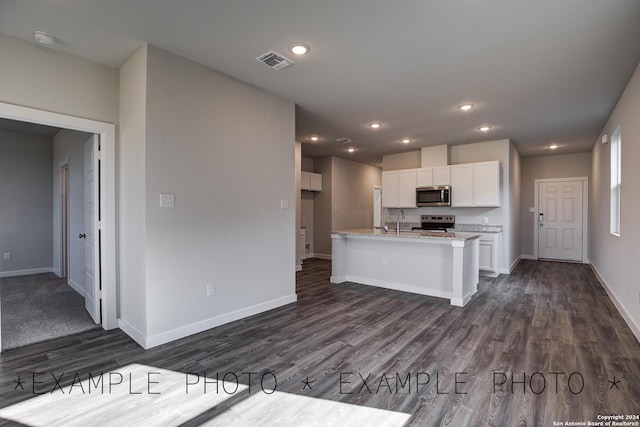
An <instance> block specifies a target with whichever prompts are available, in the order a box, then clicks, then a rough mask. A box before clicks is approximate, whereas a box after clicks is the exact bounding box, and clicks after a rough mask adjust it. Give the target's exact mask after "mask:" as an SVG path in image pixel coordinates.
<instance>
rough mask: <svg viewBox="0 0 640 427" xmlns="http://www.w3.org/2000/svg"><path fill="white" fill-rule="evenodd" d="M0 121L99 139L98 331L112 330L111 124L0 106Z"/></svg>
mask: <svg viewBox="0 0 640 427" xmlns="http://www.w3.org/2000/svg"><path fill="white" fill-rule="evenodd" d="M0 117H2V118H5V119H10V120H18V121H22V122H29V123H37V124H41V125H47V126H54V127H59V128H65V129H71V130H78V131H82V132H87V133H93V134H97V135H99V136H100V159H101V167H100V170H99V171H96V173H98V174H99V179H100V181H99V182H100V218H101V220H100V234H101V247H100V264H101V280H102V293H101V297H102V302H101V304H102V327H103V328H104V329H107V330H108V329H115V328H117V327H118V318H117V288H116V277H117V276H116V126H115V124H113V123H106V122H101V121H98V120H91V119H85V118H82V117H76V116H71V115H67V114H60V113H54V112H50V111H44V110H39V109H37V108H30V107H23V106H19V105H14V104H8V103H5V102H0ZM0 327H1V325H0Z"/></svg>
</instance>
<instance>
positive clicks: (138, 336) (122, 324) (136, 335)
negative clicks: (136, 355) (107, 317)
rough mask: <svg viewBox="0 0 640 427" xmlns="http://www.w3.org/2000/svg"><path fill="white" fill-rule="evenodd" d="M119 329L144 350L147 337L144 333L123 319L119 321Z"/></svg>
mask: <svg viewBox="0 0 640 427" xmlns="http://www.w3.org/2000/svg"><path fill="white" fill-rule="evenodd" d="M118 327H119V328H120V329H121V330H122V331H123V332H124V333H125V334H127V335H129V337H130V338H131V339H132V340H134V341H135V342H137V343H138V344H139V345H140V347H143V348H144V346H145V341H146V337H145V336H144V334H143V333H142V332H140V331H139V330H138V329H136V328H135V327H133V326H132V325H131V324H130V323H128V322H127V321H126V320H123V319H118Z"/></svg>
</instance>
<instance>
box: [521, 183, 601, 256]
mask: <svg viewBox="0 0 640 427" xmlns="http://www.w3.org/2000/svg"><path fill="white" fill-rule="evenodd" d="M567 181H581V182H582V260H581V261H580V262H582V263H583V264H588V263H589V252H588V251H589V177H587V176H577V177H569V178H545V179H535V180H534V181H533V186H534V187H533V197H534V203H533V206H534V209H535V211H534V213H533V214H534V218H533V219H534V221H533V256H534V258H531V259H539V256H538V212H539V210H538V186H539V184H541V183H545V182H567Z"/></svg>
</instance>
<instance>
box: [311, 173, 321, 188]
mask: <svg viewBox="0 0 640 427" xmlns="http://www.w3.org/2000/svg"><path fill="white" fill-rule="evenodd" d="M310 175H311V185H310V186H309V190H311V191H322V175H320V174H319V173H312V174H310Z"/></svg>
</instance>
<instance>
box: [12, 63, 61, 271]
mask: <svg viewBox="0 0 640 427" xmlns="http://www.w3.org/2000/svg"><path fill="white" fill-rule="evenodd" d="M3 62H4V61H3ZM52 161H53V144H52V139H51V138H50V137H46V136H38V135H30V134H24V133H19V132H12V131H4V130H0V276H12V275H15V274H24V273H27V272H28V271H25V270H37V271H33V272H34V273H35V272H39V271H38V270H46V271H52V261H53V252H52V245H53V243H52V235H53V230H52V224H51V215H52V198H53V193H52V188H53V187H52V180H51V174H52V167H51V165H52ZM5 252H10V253H11V260H9V261H5V260H4V257H3V256H2V254H4V253H5Z"/></svg>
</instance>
